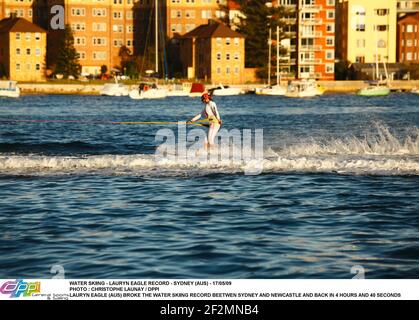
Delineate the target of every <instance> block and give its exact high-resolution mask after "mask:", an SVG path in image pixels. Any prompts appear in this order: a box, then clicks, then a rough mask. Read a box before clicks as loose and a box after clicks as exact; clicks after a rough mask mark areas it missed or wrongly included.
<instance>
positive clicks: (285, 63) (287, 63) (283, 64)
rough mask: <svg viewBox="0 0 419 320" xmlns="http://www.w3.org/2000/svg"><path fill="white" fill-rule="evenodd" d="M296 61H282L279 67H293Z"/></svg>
mask: <svg viewBox="0 0 419 320" xmlns="http://www.w3.org/2000/svg"><path fill="white" fill-rule="evenodd" d="M295 63H296V59H280V60H279V65H280V66H292V65H295Z"/></svg>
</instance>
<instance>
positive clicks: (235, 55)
mask: <svg viewBox="0 0 419 320" xmlns="http://www.w3.org/2000/svg"><path fill="white" fill-rule="evenodd" d="M239 59H240V54H239V53H238V52H236V53H234V60H239Z"/></svg>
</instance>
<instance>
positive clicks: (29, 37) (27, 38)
mask: <svg viewBox="0 0 419 320" xmlns="http://www.w3.org/2000/svg"><path fill="white" fill-rule="evenodd" d="M25 37H26V41H31V34H30V33H29V32H26V36H25Z"/></svg>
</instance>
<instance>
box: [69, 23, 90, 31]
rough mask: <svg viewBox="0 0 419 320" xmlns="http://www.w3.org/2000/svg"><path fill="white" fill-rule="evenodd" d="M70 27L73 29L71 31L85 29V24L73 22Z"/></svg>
mask: <svg viewBox="0 0 419 320" xmlns="http://www.w3.org/2000/svg"><path fill="white" fill-rule="evenodd" d="M71 29H73V31H85V30H86V24H85V23H73V24H72V25H71Z"/></svg>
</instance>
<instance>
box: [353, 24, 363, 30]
mask: <svg viewBox="0 0 419 320" xmlns="http://www.w3.org/2000/svg"><path fill="white" fill-rule="evenodd" d="M355 30H356V31H361V32H364V31H365V24H357V25H356V26H355Z"/></svg>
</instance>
